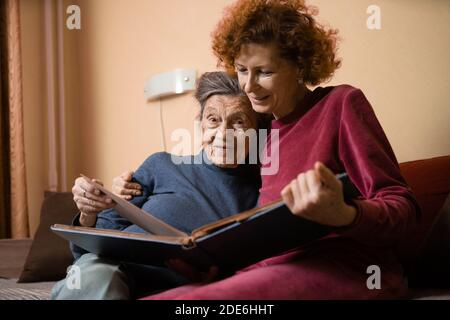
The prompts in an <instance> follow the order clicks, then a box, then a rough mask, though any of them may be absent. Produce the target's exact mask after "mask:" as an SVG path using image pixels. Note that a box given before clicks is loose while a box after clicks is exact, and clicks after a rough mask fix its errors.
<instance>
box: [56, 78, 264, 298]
mask: <svg viewBox="0 0 450 320" xmlns="http://www.w3.org/2000/svg"><path fill="white" fill-rule="evenodd" d="M196 98H197V99H198V101H199V102H200V105H201V112H200V119H201V130H202V137H203V139H202V144H203V148H202V151H201V152H200V153H199V154H198V155H195V156H187V157H177V156H174V155H170V154H168V153H165V152H160V153H156V154H154V155H152V156H150V157H149V158H148V159H147V160H146V161H145V162H144V163H143V164H142V165H141V166H140V167H139V168H138V169H137V171H136V172H135V173H134V175H133V180H134V183H136V185H140V186H142V188H141V190H140V191H139V192H137V194H138V195H137V196H136V197H135V198H134V199H133V200H132V203H134V204H135V205H137V206H139V207H142V208H143V209H144V210H146V211H148V212H151V213H152V214H153V215H154V216H156V217H158V218H160V219H162V220H164V221H165V222H167V223H169V224H171V225H172V226H175V227H176V228H178V229H179V230H183V231H185V232H191V231H192V230H193V229H196V228H198V227H200V226H202V225H204V224H206V223H209V222H212V221H215V220H217V219H221V218H224V217H226V216H228V215H231V214H235V213H238V212H241V211H244V210H247V209H249V208H253V207H255V205H256V202H257V198H258V188H259V187H260V185H261V180H260V174H259V166H258V165H257V164H254V165H251V164H239V162H238V160H239V159H237V158H236V157H234V155H235V154H237V152H236V151H237V150H235V149H239V148H238V147H239V143H244V145H243V146H241V149H242V150H245V152H244V155H247V153H248V150H249V149H248V144H246V143H245V139H239V136H240V135H243V134H245V133H246V131H247V130H249V129H257V128H258V121H259V120H258V119H259V117H258V116H257V114H256V113H255V112H254V111H253V110H252V108H251V105H250V102H249V100H248V99H247V97H246V95H245V94H244V93H243V91H241V89H240V87H239V84H238V82H237V80H236V79H235V78H231V77H229V76H228V75H227V74H226V73H224V72H211V73H206V74H204V75H203V76H202V77H201V78H200V79H199V84H198V88H197V91H196ZM227 131H228V133H230V132H231V133H234V134H233V136H232V137H231V139H226V138H227V137H230V135H227V134H226V133H227ZM233 140H234V141H233ZM229 153H230V154H232V155H233V156H232V157H230V154H229ZM230 159H231V160H230ZM72 192H73V194H74V200H75V202H76V204H77V206H78V208H79V209H80V214H79V215H77V217H76V218H75V219H74V225H79V226H85V227H95V228H102V229H116V230H122V231H126V232H145V231H144V230H142V229H141V228H140V227H138V226H136V225H134V224H132V223H131V222H129V221H127V220H125V219H123V218H122V217H120V216H119V215H118V214H117V212H116V211H115V210H114V209H109V210H104V209H107V208H111V207H113V204H112V201H111V199H108V198H107V197H106V196H102V195H101V194H100V192H99V190H98V189H95V187H94V186H93V185H90V184H89V183H88V182H87V181H86V180H85V179H84V178H78V179H77V180H76V181H75V185H74V187H73V189H72ZM102 210H104V211H102ZM71 248H72V251H73V254H74V256H75V258H76V259H78V260H77V262H76V265H77V266H79V267H80V270H81V289H80V290H70V289H69V288H68V287H67V286H66V285H65V280H62V281H60V282H59V283H57V285H56V286H55V287H54V289H53V292H52V298H54V299H130V298H135V297H139V296H140V295H142V294H144V293H150V292H154V291H155V290H163V289H167V288H171V287H175V286H178V285H180V284H183V283H186V282H187V281H188V280H187V279H186V278H184V277H183V276H181V275H179V274H177V273H176V272H174V271H172V270H171V269H169V268H160V267H152V266H144V265H137V264H130V263H117V262H114V261H109V260H107V259H104V258H100V257H99V256H97V255H95V254H92V253H87V252H86V251H84V250H83V249H81V248H79V247H77V246H75V245H72V246H71ZM175 266H176V263H175Z"/></svg>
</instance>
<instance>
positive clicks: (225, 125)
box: [201, 95, 258, 168]
mask: <svg viewBox="0 0 450 320" xmlns="http://www.w3.org/2000/svg"><path fill="white" fill-rule="evenodd" d="M201 129H202V146H203V149H204V150H205V152H206V155H207V156H208V159H209V160H210V161H211V162H212V163H213V164H215V165H216V166H218V167H224V168H226V167H228V168H234V167H237V166H238V164H239V163H243V160H244V159H245V158H246V156H247V155H248V152H249V145H248V139H246V138H245V134H246V131H247V130H249V129H255V130H257V129H258V128H257V118H256V113H255V112H254V111H253V110H252V107H251V106H250V103H249V101H248V99H247V98H246V97H245V96H244V97H237V96H228V95H213V96H211V97H210V98H208V100H207V101H206V103H205V108H204V110H203V114H202V120H201Z"/></svg>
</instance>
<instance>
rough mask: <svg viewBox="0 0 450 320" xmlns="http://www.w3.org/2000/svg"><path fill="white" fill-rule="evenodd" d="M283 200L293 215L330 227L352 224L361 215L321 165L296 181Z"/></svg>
mask: <svg viewBox="0 0 450 320" xmlns="http://www.w3.org/2000/svg"><path fill="white" fill-rule="evenodd" d="M281 197H282V198H283V200H284V202H285V204H286V206H287V207H288V208H289V210H291V212H292V213H293V214H295V215H297V216H300V217H303V218H305V219H308V220H311V221H314V222H317V223H320V224H323V225H327V226H335V227H343V226H347V225H350V224H351V223H352V222H353V221H354V220H355V218H356V215H357V210H356V208H355V207H353V206H350V205H348V204H346V203H345V202H344V195H343V191H342V183H341V182H340V181H339V180H338V179H337V178H336V176H335V175H334V174H333V172H332V171H331V170H330V169H328V168H327V167H326V166H325V165H323V164H322V163H320V162H316V164H315V165H314V169H312V170H309V171H307V172H304V173H301V174H299V175H298V176H297V178H295V179H294V180H292V182H291V183H289V184H288V185H287V186H286V187H285V188H284V189H283V190H282V191H281Z"/></svg>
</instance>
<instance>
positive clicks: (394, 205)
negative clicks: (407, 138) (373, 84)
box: [338, 89, 420, 246]
mask: <svg viewBox="0 0 450 320" xmlns="http://www.w3.org/2000/svg"><path fill="white" fill-rule="evenodd" d="M339 156H340V160H341V162H342V164H343V166H344V167H345V170H346V171H347V173H348V175H349V177H350V179H351V180H352V182H353V183H354V184H355V186H356V187H357V188H358V189H359V191H360V192H361V194H362V197H360V198H357V199H355V200H353V205H354V206H355V207H356V209H357V212H358V215H357V218H356V220H355V221H354V222H353V223H352V225H350V226H348V227H346V228H343V229H342V230H340V231H338V233H339V234H341V235H345V236H348V237H351V238H354V239H356V240H357V241H360V242H363V243H365V244H369V245H374V246H385V245H394V244H395V243H397V242H398V241H399V240H401V239H402V238H403V237H404V236H405V235H406V232H407V231H408V230H409V229H410V228H412V227H413V226H414V225H415V224H416V221H417V217H418V216H419V215H420V208H419V206H418V203H417V200H416V199H415V196H414V195H413V193H412V190H411V189H410V188H409V186H408V185H407V184H406V182H405V180H404V178H403V177H402V175H401V173H400V168H399V165H398V162H397V160H396V157H395V155H394V152H393V150H392V147H391V146H390V144H389V141H388V139H387V137H386V135H385V133H384V131H383V129H382V127H381V125H380V123H379V122H378V120H377V118H376V116H375V113H374V111H373V109H372V107H371V105H370V103H369V102H368V101H367V99H366V97H365V96H364V94H363V93H362V92H361V90H358V89H352V90H350V91H349V92H348V93H347V94H346V95H345V96H344V99H343V105H342V113H341V119H340V128H339Z"/></svg>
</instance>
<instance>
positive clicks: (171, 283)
mask: <svg viewBox="0 0 450 320" xmlns="http://www.w3.org/2000/svg"><path fill="white" fill-rule="evenodd" d="M74 266H76V267H77V270H79V274H78V275H79V282H75V285H74V283H73V282H72V281H73V276H74V274H72V275H70V274H71V273H70V272H69V273H68V275H67V277H66V278H65V279H63V280H61V281H59V282H57V283H56V284H55V286H54V287H53V289H52V292H51V299H52V300H129V299H136V298H139V297H143V296H145V295H149V294H151V293H155V292H159V291H163V290H167V289H170V288H174V287H177V286H180V285H182V284H186V283H187V282H188V281H187V279H185V278H184V277H182V276H181V275H179V274H177V273H175V272H173V271H172V270H170V269H168V268H163V267H155V266H148V265H140V264H132V263H119V262H117V261H113V260H109V259H105V258H102V257H99V256H98V255H96V254H93V253H86V254H84V255H82V256H81V257H80V258H79V259H78V260H77V261H76V262H75V264H74ZM78 275H77V276H78ZM69 282H70V283H69Z"/></svg>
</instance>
